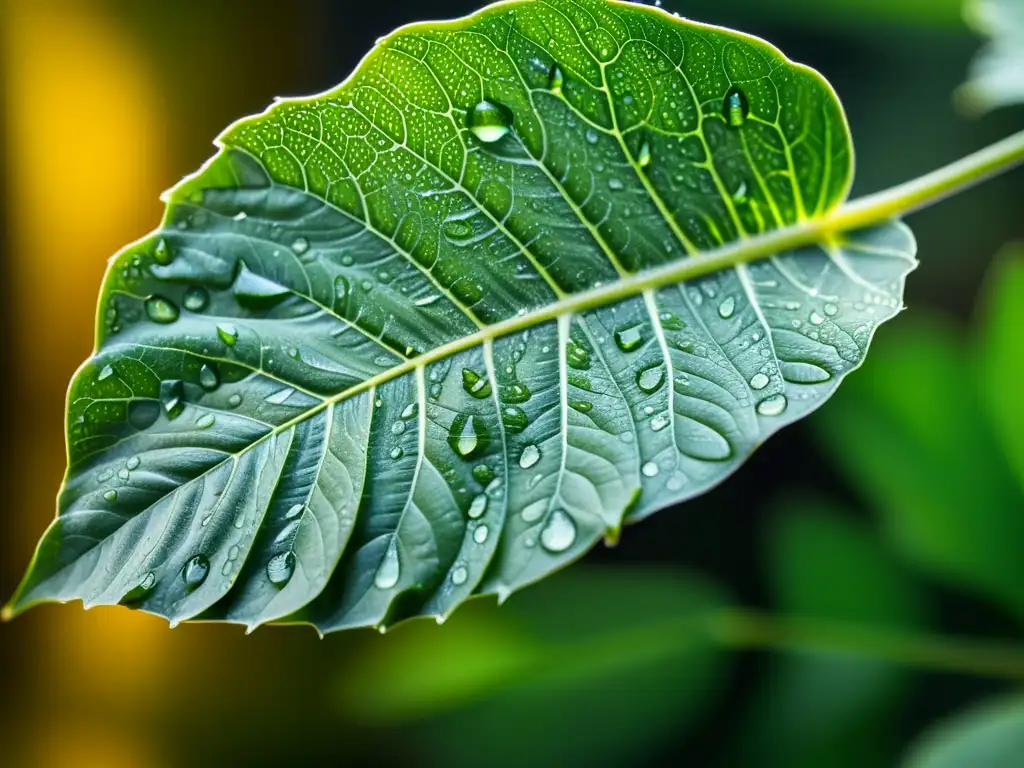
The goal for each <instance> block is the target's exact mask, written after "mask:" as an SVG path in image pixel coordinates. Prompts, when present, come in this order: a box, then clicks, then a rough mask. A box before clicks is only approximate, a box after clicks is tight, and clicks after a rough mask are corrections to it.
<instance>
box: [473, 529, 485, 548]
mask: <svg viewBox="0 0 1024 768" xmlns="http://www.w3.org/2000/svg"><path fill="white" fill-rule="evenodd" d="M487 534H488V529H487V526H486V525H478V526H477V528H476V530H475V531H473V541H475V542H476V543H477V544H483V543H484V542H485V541H487Z"/></svg>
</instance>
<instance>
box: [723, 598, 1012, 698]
mask: <svg viewBox="0 0 1024 768" xmlns="http://www.w3.org/2000/svg"><path fill="white" fill-rule="evenodd" d="M709 623H710V628H711V634H712V637H713V638H714V639H715V640H716V641H717V642H719V643H721V644H722V645H725V646H728V647H730V648H735V649H758V648H761V649H773V650H782V651H794V650H796V651H818V652H833V653H848V654H853V655H857V656H864V657H870V658H873V659H877V660H880V661H889V662H893V663H897V664H903V665H907V666H911V667H919V668H921V669H930V670H939V671H944V672H956V673H962V674H971V675H979V676H982V677H995V678H1000V679H1004V680H1006V679H1009V680H1013V681H1017V682H1024V648H1022V647H1020V646H1013V645H1008V644H1006V643H1000V642H998V641H991V640H978V639H968V638H962V637H951V636H948V635H941V636H935V635H932V636H922V635H913V634H908V633H904V632H899V631H897V630H891V629H884V628H875V627H866V626H863V625H856V624H850V623H844V622H835V621H827V620H819V619H802V618H779V617H776V616H771V615H769V614H765V613H761V612H759V611H755V610H750V609H745V608H726V609H723V610H721V611H718V612H716V613H715V614H712V616H711V617H710V622H709Z"/></svg>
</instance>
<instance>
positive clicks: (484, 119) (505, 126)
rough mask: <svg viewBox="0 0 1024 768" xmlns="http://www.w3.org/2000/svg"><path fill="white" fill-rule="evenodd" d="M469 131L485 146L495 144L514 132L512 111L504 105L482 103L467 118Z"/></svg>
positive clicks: (490, 102) (470, 111) (489, 102)
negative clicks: (510, 132)
mask: <svg viewBox="0 0 1024 768" xmlns="http://www.w3.org/2000/svg"><path fill="white" fill-rule="evenodd" d="M466 120H467V124H468V126H469V130H471V131H472V132H473V135H474V136H476V137H477V138H478V139H480V141H482V142H484V143H485V144H493V143H494V142H496V141H498V140H499V139H501V138H503V137H505V136H506V135H507V134H508V132H509V131H511V130H512V120H513V115H512V111H511V110H510V109H509V108H508V107H506V106H505V105H504V104H498V103H497V102H492V101H481V102H480V103H479V104H477V105H476V106H475V107H473V108H472V109H471V110H469V115H468V116H467V118H466Z"/></svg>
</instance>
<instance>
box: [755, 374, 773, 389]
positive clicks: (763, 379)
mask: <svg viewBox="0 0 1024 768" xmlns="http://www.w3.org/2000/svg"><path fill="white" fill-rule="evenodd" d="M770 381H771V379H769V378H768V377H767V376H765V375H764V374H763V373H755V374H754V376H753V378H751V379H750V388H751V389H753V390H759V389H764V388H765V387H767V386H768V384H769V382H770Z"/></svg>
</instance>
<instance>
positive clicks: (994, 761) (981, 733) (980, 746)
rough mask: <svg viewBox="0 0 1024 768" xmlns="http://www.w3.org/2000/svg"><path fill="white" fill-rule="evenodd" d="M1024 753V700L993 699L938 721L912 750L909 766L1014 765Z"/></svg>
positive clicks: (990, 767) (1008, 767)
mask: <svg viewBox="0 0 1024 768" xmlns="http://www.w3.org/2000/svg"><path fill="white" fill-rule="evenodd" d="M1022 754H1024V700H1022V699H1020V698H1013V699H1007V700H1004V701H999V702H990V703H988V704H985V705H983V706H980V707H977V708H975V709H973V710H971V711H968V712H966V713H965V714H961V715H957V716H956V717H953V718H951V719H949V720H948V721H946V722H944V723H941V724H939V725H938V726H936V727H935V728H934V729H932V730H931V731H930V732H929V733H927V734H925V736H924V737H923V738H922V739H921V740H920V741H919V742H918V743H917V744H916V745H914V747H913V748H912V749H911V752H910V755H909V756H908V758H907V760H906V762H905V763H904V765H905V766H906V767H907V768H961V766H971V768H1014V766H1017V765H1020V756H1021V755H1022Z"/></svg>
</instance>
